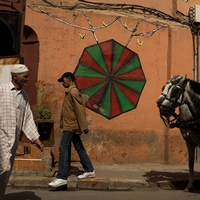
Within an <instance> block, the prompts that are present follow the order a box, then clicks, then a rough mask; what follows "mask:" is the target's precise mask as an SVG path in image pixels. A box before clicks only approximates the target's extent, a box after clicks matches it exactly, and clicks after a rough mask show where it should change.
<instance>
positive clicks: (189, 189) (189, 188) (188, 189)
mask: <svg viewBox="0 0 200 200" xmlns="http://www.w3.org/2000/svg"><path fill="white" fill-rule="evenodd" d="M191 190H192V187H186V188H185V189H184V192H191Z"/></svg>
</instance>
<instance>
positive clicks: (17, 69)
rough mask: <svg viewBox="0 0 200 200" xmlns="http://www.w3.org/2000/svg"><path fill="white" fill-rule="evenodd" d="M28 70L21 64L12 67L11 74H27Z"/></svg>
mask: <svg viewBox="0 0 200 200" xmlns="http://www.w3.org/2000/svg"><path fill="white" fill-rule="evenodd" d="M27 71H28V68H27V67H26V66H25V65H22V64H18V65H13V67H12V69H11V72H12V73H15V74H19V73H24V72H27Z"/></svg>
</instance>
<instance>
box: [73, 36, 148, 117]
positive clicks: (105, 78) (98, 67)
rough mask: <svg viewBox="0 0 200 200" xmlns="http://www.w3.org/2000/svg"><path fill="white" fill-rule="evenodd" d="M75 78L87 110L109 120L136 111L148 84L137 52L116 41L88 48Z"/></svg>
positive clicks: (81, 59)
mask: <svg viewBox="0 0 200 200" xmlns="http://www.w3.org/2000/svg"><path fill="white" fill-rule="evenodd" d="M74 75H75V78H76V84H77V87H78V89H79V91H80V93H81V94H82V95H83V96H84V98H85V99H86V100H87V101H86V104H85V105H86V107H87V108H89V109H91V110H92V111H94V112H96V113H98V114H101V115H103V116H104V117H106V118H108V119H112V118H114V117H116V116H118V115H120V114H122V113H125V112H127V111H130V110H132V109H135V108H136V106H137V104H138V101H139V98H140V95H141V93H142V90H143V88H144V85H145V83H146V79H145V75H144V73H143V70H142V67H141V63H140V60H139V57H138V55H137V53H135V52H133V51H131V50H130V49H128V48H127V47H124V46H123V45H121V44H119V43H118V42H116V41H115V40H113V39H112V40H108V41H105V42H102V43H98V44H95V45H92V46H89V47H86V48H85V49H84V51H83V54H82V56H81V58H80V59H79V63H78V65H77V67H76V69H75V71H74Z"/></svg>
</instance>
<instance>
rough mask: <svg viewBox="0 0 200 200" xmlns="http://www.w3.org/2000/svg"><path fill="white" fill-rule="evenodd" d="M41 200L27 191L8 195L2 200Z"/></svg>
mask: <svg viewBox="0 0 200 200" xmlns="http://www.w3.org/2000/svg"><path fill="white" fill-rule="evenodd" d="M13 199H16V200H27V199H29V200H41V198H40V197H38V196H36V195H35V193H34V192H30V191H26V192H19V193H12V194H6V195H5V196H4V197H3V199H2V200H13Z"/></svg>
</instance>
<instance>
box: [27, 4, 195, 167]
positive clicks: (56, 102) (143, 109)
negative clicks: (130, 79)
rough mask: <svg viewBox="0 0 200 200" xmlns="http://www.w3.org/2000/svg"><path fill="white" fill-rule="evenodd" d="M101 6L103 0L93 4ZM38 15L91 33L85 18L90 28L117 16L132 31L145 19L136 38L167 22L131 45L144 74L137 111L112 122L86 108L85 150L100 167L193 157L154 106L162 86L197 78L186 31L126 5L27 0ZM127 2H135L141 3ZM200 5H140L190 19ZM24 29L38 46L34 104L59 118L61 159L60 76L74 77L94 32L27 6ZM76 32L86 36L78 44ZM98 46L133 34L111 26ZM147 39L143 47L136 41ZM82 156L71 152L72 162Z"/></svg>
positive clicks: (98, 34) (99, 34)
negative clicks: (172, 80) (182, 77)
mask: <svg viewBox="0 0 200 200" xmlns="http://www.w3.org/2000/svg"><path fill="white" fill-rule="evenodd" d="M93 2H98V1H93ZM27 3H28V4H29V5H30V6H31V7H32V8H34V9H35V10H37V11H39V9H38V8H37V7H36V6H35V5H40V6H41V8H42V9H44V10H45V11H46V12H48V13H49V14H51V15H53V16H55V17H57V18H59V19H62V20H63V21H66V22H68V23H71V24H73V25H77V26H81V27H86V28H89V24H88V21H87V19H86V18H85V16H84V14H83V11H84V13H85V14H86V15H87V17H88V19H89V20H90V22H91V24H92V26H93V27H100V26H103V25H102V22H105V23H109V22H111V21H112V20H114V19H115V18H116V17H117V16H121V17H120V19H121V21H122V23H124V22H126V24H127V25H128V28H129V29H134V28H135V26H136V24H137V22H138V20H139V19H141V22H140V24H139V26H138V28H137V31H136V32H135V33H146V32H149V31H152V30H154V29H156V28H158V27H160V26H162V25H165V26H164V27H163V28H161V29H159V30H157V31H156V32H155V33H154V34H153V35H152V36H151V37H149V38H145V37H142V36H140V35H139V36H133V37H132V39H131V41H130V43H129V44H128V46H127V47H128V48H129V49H131V50H132V51H134V52H136V53H137V54H138V55H139V58H140V61H141V65H142V69H143V71H144V74H145V77H146V80H147V82H146V85H145V87H144V89H143V92H142V95H141V97H140V100H139V103H138V105H137V108H136V109H133V110H131V111H129V112H126V113H124V114H122V115H119V116H117V117H115V118H113V119H111V120H109V119H106V118H104V117H103V116H101V115H99V114H97V113H95V112H93V111H91V110H89V109H87V119H88V123H89V129H90V133H89V134H87V135H82V136H81V137H82V139H83V142H84V145H85V148H86V150H87V152H88V154H89V157H90V158H91V160H92V162H99V163H139V162H140V163H173V164H176V163H185V162H187V160H188V156H187V149H186V145H185V142H184V140H183V139H182V136H181V134H180V131H179V129H176V128H175V129H173V130H169V129H168V128H166V127H165V126H164V124H163V122H162V120H161V119H160V116H159V111H158V108H157V105H156V100H157V99H158V97H159V95H160V93H161V88H162V86H163V85H164V84H165V83H166V81H167V79H169V78H170V77H171V76H172V75H178V74H187V77H188V78H191V79H193V78H194V77H193V42H192V34H191V30H190V28H189V27H188V26H186V25H183V24H181V23H176V22H173V21H172V20H167V19H163V18H161V17H158V16H156V15H153V14H152V15H151V14H149V13H148V12H147V13H145V11H141V10H130V9H129V10H126V9H123V8H118V9H109V8H108V7H107V6H105V7H104V8H101V9H100V6H97V5H96V6H92V5H88V4H83V3H81V2H79V1H55V0H54V1H48V2H47V1H45V2H43V3H41V1H38V0H32V1H28V2H27ZM104 3H115V4H120V3H122V2H121V1H119V0H115V1H112V0H109V1H108V0H105V1H104ZM123 3H127V4H137V5H138V1H136V0H132V1H129V0H126V1H123ZM197 3H198V1H195V0H193V1H192V0H191V1H189V2H188V3H184V2H183V1H178V0H177V1H175V0H173V1H168V0H163V1H162V3H160V1H159V0H149V1H147V0H141V1H139V4H140V5H141V6H144V7H150V8H155V9H158V10H160V11H162V12H165V13H167V14H169V15H171V16H173V17H178V14H179V12H177V11H180V12H182V13H183V14H186V12H187V9H189V7H191V6H194V5H195V4H197ZM25 25H27V26H29V27H31V28H32V29H33V30H34V31H35V33H36V34H37V37H38V41H39V65H38V78H37V80H38V82H37V83H36V87H37V102H38V104H39V105H45V106H46V107H47V108H50V109H51V110H52V111H53V116H52V119H53V120H54V121H55V126H54V128H55V131H54V133H55V146H54V147H53V148H52V151H53V155H54V158H55V161H56V160H58V147H59V143H60V140H61V137H62V133H61V132H60V129H59V118H60V112H61V106H62V100H63V97H64V92H65V90H64V88H63V86H62V84H60V83H58V82H57V79H58V78H59V77H60V76H61V75H62V74H63V73H64V72H66V71H71V72H73V71H74V70H75V68H76V66H77V64H78V61H79V59H80V57H81V55H82V52H83V50H84V48H85V47H88V46H90V45H93V44H96V40H95V38H94V36H93V34H92V32H91V31H88V30H83V29H80V28H77V27H73V26H70V25H68V24H66V23H62V22H60V21H57V20H56V19H54V18H52V17H50V16H48V15H46V14H44V13H39V12H36V11H33V10H32V9H30V8H29V7H28V6H26V16H25ZM79 33H81V34H82V35H83V34H84V33H85V34H86V38H85V39H81V37H80V35H79ZM95 34H96V37H97V39H98V41H99V42H104V41H107V40H110V39H114V40H116V41H117V42H119V43H120V44H122V45H124V46H125V45H126V43H127V42H128V40H129V38H130V36H131V32H130V31H128V30H127V29H126V28H124V27H123V26H122V24H121V23H120V21H119V20H117V21H116V22H115V23H113V24H112V25H110V26H109V27H108V28H106V27H105V28H102V29H96V30H95ZM137 40H139V41H141V42H142V41H143V43H142V45H138V41H137ZM73 159H74V160H77V159H78V158H77V154H76V152H75V151H74V150H72V160H73Z"/></svg>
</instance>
